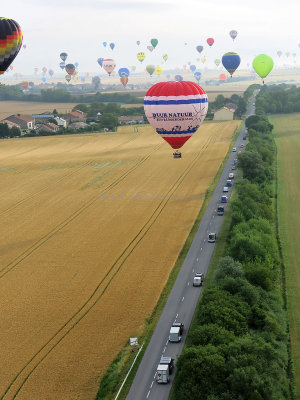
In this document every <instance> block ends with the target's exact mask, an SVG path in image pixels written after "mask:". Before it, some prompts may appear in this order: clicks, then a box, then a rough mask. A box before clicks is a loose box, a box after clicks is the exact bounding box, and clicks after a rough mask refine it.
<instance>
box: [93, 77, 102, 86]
mask: <svg viewBox="0 0 300 400" xmlns="http://www.w3.org/2000/svg"><path fill="white" fill-rule="evenodd" d="M100 83H101V79H100V78H99V76H97V75H96V76H93V78H92V84H93V85H94V86H95V88H98V87H99V85H100Z"/></svg>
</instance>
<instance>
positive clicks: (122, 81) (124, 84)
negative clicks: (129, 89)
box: [120, 76, 128, 87]
mask: <svg viewBox="0 0 300 400" xmlns="http://www.w3.org/2000/svg"><path fill="white" fill-rule="evenodd" d="M120 82H121V83H122V85H123V86H124V87H125V86H126V85H127V83H128V76H121V78H120Z"/></svg>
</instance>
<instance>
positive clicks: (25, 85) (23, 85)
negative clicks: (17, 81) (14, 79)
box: [22, 81, 29, 90]
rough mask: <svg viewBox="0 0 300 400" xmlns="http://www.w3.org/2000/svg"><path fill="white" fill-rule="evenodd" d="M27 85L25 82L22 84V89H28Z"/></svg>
mask: <svg viewBox="0 0 300 400" xmlns="http://www.w3.org/2000/svg"><path fill="white" fill-rule="evenodd" d="M28 85H29V83H28V82H27V81H24V82H22V87H23V89H25V90H26V89H28Z"/></svg>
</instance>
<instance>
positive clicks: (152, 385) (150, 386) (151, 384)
mask: <svg viewBox="0 0 300 400" xmlns="http://www.w3.org/2000/svg"><path fill="white" fill-rule="evenodd" d="M153 383H154V381H152V383H151V386H150V389H152V386H153Z"/></svg>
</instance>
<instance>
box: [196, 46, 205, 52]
mask: <svg viewBox="0 0 300 400" xmlns="http://www.w3.org/2000/svg"><path fill="white" fill-rule="evenodd" d="M196 50H197V51H198V53H201V52H202V50H203V46H200V45H199V46H197V47H196Z"/></svg>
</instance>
